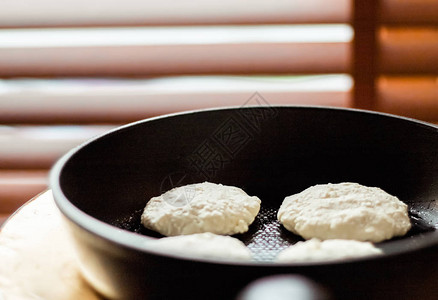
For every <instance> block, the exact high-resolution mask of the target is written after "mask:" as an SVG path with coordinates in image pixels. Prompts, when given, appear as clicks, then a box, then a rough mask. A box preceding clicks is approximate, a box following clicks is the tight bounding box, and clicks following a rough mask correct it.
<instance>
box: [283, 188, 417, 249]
mask: <svg viewBox="0 0 438 300" xmlns="http://www.w3.org/2000/svg"><path fill="white" fill-rule="evenodd" d="M277 217H278V220H279V221H280V223H281V224H283V225H284V227H285V228H286V229H288V230H290V231H291V232H293V233H295V234H298V235H301V236H302V237H303V238H305V239H311V238H318V239H322V240H326V239H352V240H359V241H371V242H380V241H383V240H386V239H390V238H392V237H394V236H402V235H404V234H406V232H407V231H408V230H409V229H410V228H411V223H410V220H409V216H408V209H407V205H406V204H404V203H403V202H401V201H400V200H399V199H398V198H397V197H394V196H391V195H389V194H388V193H386V192H385V191H383V190H381V189H379V188H376V187H366V186H363V185H360V184H357V183H350V182H345V183H339V184H321V185H315V186H312V187H310V188H308V189H306V190H304V191H302V192H301V193H298V194H295V195H292V196H289V197H286V198H285V199H284V201H283V203H282V205H281V207H280V209H279V211H278V214H277Z"/></svg>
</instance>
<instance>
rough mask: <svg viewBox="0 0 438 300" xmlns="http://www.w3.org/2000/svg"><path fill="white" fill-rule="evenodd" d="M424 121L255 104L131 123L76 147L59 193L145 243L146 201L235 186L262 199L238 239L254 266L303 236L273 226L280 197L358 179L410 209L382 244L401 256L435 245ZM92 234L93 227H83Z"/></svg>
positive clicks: (431, 130) (432, 144)
mask: <svg viewBox="0 0 438 300" xmlns="http://www.w3.org/2000/svg"><path fill="white" fill-rule="evenodd" d="M437 131H438V130H437V128H436V127H433V126H431V125H427V124H424V123H421V122H416V121H412V120H408V119H404V118H398V117H393V116H388V115H385V114H378V113H370V112H364V111H357V110H343V109H328V108H316V107H252V108H239V109H221V110H209V111H201V112H194V113H186V114H180V115H173V116H169V117H163V118H157V119H154V120H146V121H143V122H139V123H135V124H133V125H130V126H126V127H123V128H121V129H119V130H116V131H113V132H111V133H109V134H107V135H105V136H102V137H100V138H98V139H96V140H94V141H92V142H90V143H88V144H86V145H84V146H82V147H81V148H80V149H78V150H77V151H76V152H75V153H73V154H72V155H71V157H69V159H68V160H67V161H66V163H65V165H64V166H63V168H62V171H61V172H60V179H59V182H60V187H61V190H62V192H63V194H64V195H65V196H66V198H67V199H68V200H69V201H70V202H71V203H72V204H73V205H74V206H76V207H77V208H79V209H80V210H81V211H83V212H85V213H86V214H87V215H90V216H92V217H93V218H96V219H98V220H100V221H103V222H105V223H107V224H111V225H113V226H115V227H118V228H122V229H125V230H128V231H132V232H136V233H139V234H144V235H147V236H152V237H160V235H158V234H157V233H154V232H151V231H149V230H146V229H144V228H143V227H142V225H141V224H140V214H141V212H142V209H143V208H144V206H145V205H146V203H147V201H148V199H150V198H151V197H154V196H158V195H160V194H162V193H163V192H165V191H167V190H169V189H171V188H173V187H176V186H181V185H185V184H189V183H195V182H204V181H210V182H216V183H222V184H225V185H233V186H237V187H240V188H242V189H243V190H245V191H246V192H247V193H248V194H249V195H255V196H258V197H259V198H260V199H261V200H262V208H261V211H260V213H259V215H258V216H257V218H256V220H255V221H254V223H253V224H252V225H251V226H250V229H249V231H248V232H247V233H245V234H240V235H236V237H237V238H239V239H240V240H242V241H243V242H244V243H245V244H246V245H247V246H248V247H249V248H250V249H251V251H252V252H253V253H254V256H255V260H256V261H271V260H272V259H273V258H275V256H276V255H277V253H278V252H279V251H281V250H282V249H284V248H286V247H288V246H289V245H292V244H294V243H296V242H297V241H300V240H302V239H301V238H300V237H299V236H296V235H294V234H292V233H290V232H289V231H287V230H286V229H284V228H283V227H282V226H281V225H280V224H279V223H278V221H277V220H276V215H277V210H278V208H279V206H280V205H281V202H282V201H283V199H284V197H286V196H289V195H291V194H295V193H298V192H300V191H302V190H304V189H306V188H308V187H310V186H312V185H315V184H325V183H339V182H357V183H360V184H362V185H366V186H375V187H379V188H381V189H383V190H385V191H386V192H388V193H390V194H392V195H395V196H397V197H398V198H399V199H400V200H402V201H403V202H405V203H407V204H408V206H409V209H410V214H411V220H412V224H413V228H412V229H411V231H409V232H408V234H407V235H406V236H405V237H402V238H395V239H393V240H391V241H387V242H383V243H379V244H378V246H379V247H381V248H382V249H383V250H384V251H385V252H387V253H392V252H394V253H395V252H400V251H404V250H406V249H410V248H411V247H415V245H418V244H419V243H420V244H421V241H422V240H426V239H427V240H431V239H432V240H434V241H438V238H437V234H436V232H435V228H436V227H437V226H438V225H437V224H438V204H437V202H436V201H437V199H438V155H437V151H436V149H438V132H437ZM90 230H91V231H92V228H91V229H90Z"/></svg>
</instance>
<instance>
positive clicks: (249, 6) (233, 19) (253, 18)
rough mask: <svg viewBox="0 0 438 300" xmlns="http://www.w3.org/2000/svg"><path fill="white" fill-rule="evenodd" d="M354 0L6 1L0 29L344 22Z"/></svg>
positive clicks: (0, 13)
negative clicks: (36, 3) (36, 2)
mask: <svg viewBox="0 0 438 300" xmlns="http://www.w3.org/2000/svg"><path fill="white" fill-rule="evenodd" d="M350 10H351V1H350V0H330V1H325V0H307V1H294V0H292V1H290V0H252V1H235V0H222V1H212V0H179V1H173V0H162V1H143V0H94V1H93V2H90V1H87V0H76V1H75V2H74V3H72V2H71V1H68V0H58V1H53V0H39V1H38V5H35V2H33V1H31V0H3V1H2V9H1V10H0V27H16V28H18V27H65V26H74V27H76V26H114V25H118V26H130V25H194V24H198V25H207V24H293V23H295V24H297V23H312V24H318V23H325V24H327V23H346V22H348V21H349V18H350V16H351V14H350Z"/></svg>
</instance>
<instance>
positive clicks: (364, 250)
mask: <svg viewBox="0 0 438 300" xmlns="http://www.w3.org/2000/svg"><path fill="white" fill-rule="evenodd" d="M382 253H383V252H382V250H381V249H379V248H376V247H375V246H374V245H373V244H372V243H369V242H359V241H353V240H325V241H321V240H318V239H311V240H308V241H305V242H298V243H296V244H295V245H293V246H290V247H289V248H286V249H285V250H283V251H282V252H280V254H278V256H277V259H276V261H277V262H306V261H327V260H337V259H345V258H352V257H361V256H369V255H379V254H382Z"/></svg>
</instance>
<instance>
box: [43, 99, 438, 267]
mask: <svg viewBox="0 0 438 300" xmlns="http://www.w3.org/2000/svg"><path fill="white" fill-rule="evenodd" d="M242 108H244V109H247V108H248V109H249V108H274V109H288V108H291V109H316V110H332V111H341V112H352V113H360V114H368V115H369V114H371V115H376V116H382V117H388V118H391V119H399V120H404V121H407V122H410V123H414V124H416V125H418V126H424V127H428V128H430V129H434V130H436V131H438V126H437V125H434V124H432V123H428V122H424V121H420V120H417V119H413V118H409V117H404V116H398V115H393V114H389V113H383V112H376V111H370V110H365V109H356V108H342V107H329V106H317V105H272V106H260V105H254V106H245V107H241V106H227V107H215V108H208V109H198V110H190V111H183V112H177V113H171V114H165V115H160V116H156V117H152V118H147V119H143V120H139V121H135V122H131V123H128V124H125V125H122V126H118V127H116V128H114V129H111V130H109V131H108V132H105V133H103V134H100V135H98V136H96V137H93V138H91V139H89V140H87V141H85V142H83V143H81V144H80V145H78V146H76V147H74V148H72V149H71V150H70V151H68V152H67V153H66V154H64V155H63V156H62V157H61V158H60V159H59V160H58V161H57V162H56V163H55V164H54V165H53V167H52V169H51V170H50V173H49V186H50V188H51V190H52V193H53V198H54V201H55V204H56V206H57V207H58V209H59V210H60V211H61V213H62V215H63V216H64V217H66V218H67V219H68V220H70V221H71V222H72V223H74V224H75V225H76V226H79V227H81V228H82V229H83V230H85V231H87V232H88V233H90V234H92V235H96V236H98V237H100V238H102V239H104V240H106V241H108V242H110V243H114V244H116V245H118V246H119V247H124V248H128V249H131V250H134V251H140V252H145V253H149V254H153V255H159V256H164V257H169V258H174V259H182V260H190V261H196V262H202V263H210V264H212V263H213V264H226V265H239V266H257V267H258V266H261V267H280V268H281V267H292V266H293V267H306V266H308V267H312V266H322V265H339V264H349V263H355V262H361V261H370V260H378V259H384V258H388V257H391V256H396V255H401V254H406V253H409V252H413V251H417V250H420V249H423V248H427V247H431V246H433V245H438V231H433V232H428V233H423V234H422V235H421V236H416V237H413V238H411V239H410V240H411V243H410V244H408V245H406V241H405V240H404V239H400V240H395V241H387V242H385V244H386V245H388V246H390V248H391V249H392V250H390V251H388V252H385V253H384V254H383V255H375V256H363V257H354V258H348V259H337V260H328V261H308V262H275V261H272V262H259V261H237V260H231V259H223V260H222V259H216V258H204V257H198V256H194V255H190V254H181V253H178V254H177V253H172V252H170V251H169V252H168V251H158V250H156V249H154V248H153V247H151V246H149V245H148V241H151V240H154V239H155V238H152V237H148V236H144V235H140V234H137V233H133V232H129V231H127V230H123V229H120V228H117V227H115V226H113V225H110V224H108V223H105V222H103V221H100V220H98V219H96V218H94V217H93V216H91V215H88V214H86V213H85V212H83V211H82V210H80V209H79V208H78V207H76V206H75V205H74V204H73V203H71V202H70V200H68V198H67V197H66V196H65V194H64V193H63V191H62V189H61V184H60V176H61V174H62V171H63V169H64V167H65V165H66V163H67V162H68V161H69V160H70V159H71V158H72V157H73V156H74V155H75V154H76V153H77V152H78V151H80V150H81V149H83V148H85V147H86V146H87V145H89V144H91V143H93V142H95V141H97V140H99V139H101V138H103V137H107V136H110V135H112V134H114V133H115V132H120V131H123V130H126V129H129V128H131V127H133V126H136V125H138V124H143V123H146V122H153V121H157V120H161V119H166V118H171V117H178V116H182V115H189V114H196V113H203V112H208V111H223V110H237V109H242ZM116 232H117V234H115V233H116ZM401 244H403V247H399V246H398V245H401Z"/></svg>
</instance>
